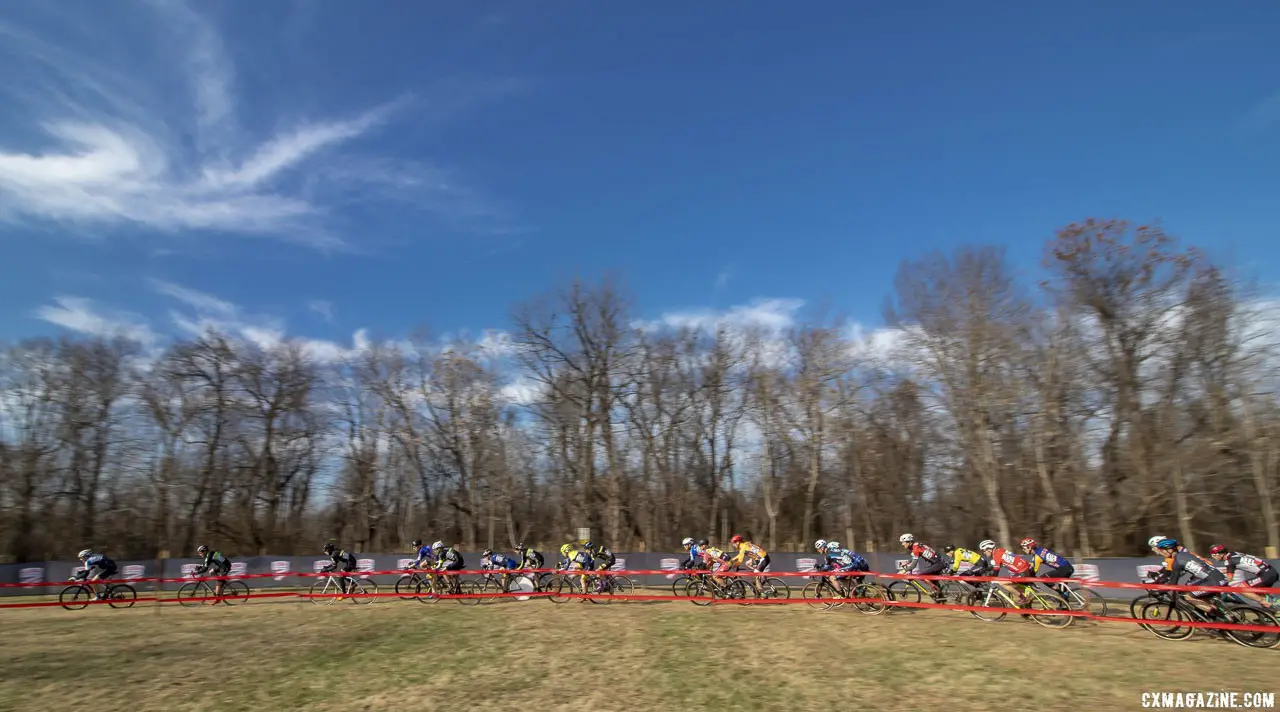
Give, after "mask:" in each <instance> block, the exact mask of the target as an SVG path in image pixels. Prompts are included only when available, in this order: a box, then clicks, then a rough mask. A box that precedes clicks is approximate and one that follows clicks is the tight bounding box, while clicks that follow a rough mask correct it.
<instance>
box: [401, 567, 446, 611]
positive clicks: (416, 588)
mask: <svg viewBox="0 0 1280 712" xmlns="http://www.w3.org/2000/svg"><path fill="white" fill-rule="evenodd" d="M432 578H433V576H432V574H430V573H428V572H426V571H422V570H421V569H409V572H408V573H405V574H401V575H400V578H398V579H396V585H395V592H396V593H397V594H398V595H399V596H400V598H401V599H402V600H405V601H412V600H414V599H416V600H419V601H422V602H423V603H426V602H428V601H434V600H437V599H435V598H434V597H431V596H423V595H422V590H421V589H422V585H423V584H424V583H425V584H426V587H427V591H428V592H430V591H431V583H430V582H431V579H432Z"/></svg>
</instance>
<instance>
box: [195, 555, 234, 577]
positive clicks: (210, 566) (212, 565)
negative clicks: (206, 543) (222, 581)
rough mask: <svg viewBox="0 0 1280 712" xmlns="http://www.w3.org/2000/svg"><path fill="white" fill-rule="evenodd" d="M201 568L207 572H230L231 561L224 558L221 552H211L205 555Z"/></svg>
mask: <svg viewBox="0 0 1280 712" xmlns="http://www.w3.org/2000/svg"><path fill="white" fill-rule="evenodd" d="M201 567H202V568H203V569H204V570H205V571H214V570H218V571H224V572H225V571H230V570H231V559H228V558H227V557H225V556H223V555H222V552H221V551H210V552H209V553H207V554H205V555H204V562H203V563H202V564H201Z"/></svg>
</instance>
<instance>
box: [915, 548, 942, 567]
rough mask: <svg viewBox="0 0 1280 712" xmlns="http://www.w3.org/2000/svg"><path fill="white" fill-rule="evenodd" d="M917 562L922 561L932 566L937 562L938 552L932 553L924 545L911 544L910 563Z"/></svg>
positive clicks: (931, 549)
mask: <svg viewBox="0 0 1280 712" xmlns="http://www.w3.org/2000/svg"><path fill="white" fill-rule="evenodd" d="M919 560H924V561H927V562H929V563H931V564H932V563H933V562H935V561H937V560H938V552H936V551H934V550H933V547H931V546H925V545H924V544H912V545H911V563H913V564H914V563H917V562H918V561H919Z"/></svg>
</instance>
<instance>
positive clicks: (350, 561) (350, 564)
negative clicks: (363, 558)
mask: <svg viewBox="0 0 1280 712" xmlns="http://www.w3.org/2000/svg"><path fill="white" fill-rule="evenodd" d="M329 559H330V560H331V561H332V562H333V568H335V569H342V570H343V571H355V569H356V555H355V554H352V553H351V552H349V551H347V550H346V549H342V550H339V551H335V552H334V553H332V554H330V555H329Z"/></svg>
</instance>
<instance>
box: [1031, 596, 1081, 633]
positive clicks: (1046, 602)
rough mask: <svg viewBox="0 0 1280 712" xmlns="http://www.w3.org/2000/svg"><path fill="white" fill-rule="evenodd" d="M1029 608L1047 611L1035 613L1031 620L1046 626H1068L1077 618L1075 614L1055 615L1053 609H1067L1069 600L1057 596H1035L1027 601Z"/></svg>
mask: <svg viewBox="0 0 1280 712" xmlns="http://www.w3.org/2000/svg"><path fill="white" fill-rule="evenodd" d="M1027 608H1030V609H1031V610H1033V611H1046V613H1033V614H1031V620H1033V621H1035V622H1036V623H1039V624H1040V625H1042V626H1044V627H1046V628H1066V627H1067V626H1069V625H1071V622H1072V621H1073V620H1075V617H1074V616H1068V615H1061V614H1059V615H1054V614H1053V613H1052V612H1053V611H1067V610H1069V609H1068V607H1067V602H1066V601H1064V600H1062V599H1061V598H1058V597H1056V596H1033V597H1032V598H1031V600H1030V601H1028V602H1027Z"/></svg>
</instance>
